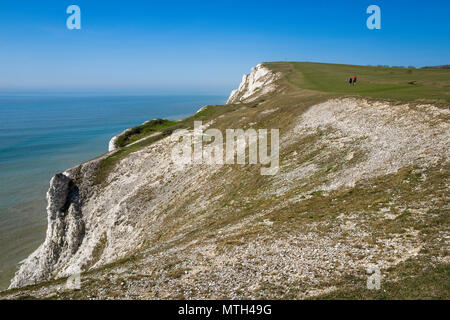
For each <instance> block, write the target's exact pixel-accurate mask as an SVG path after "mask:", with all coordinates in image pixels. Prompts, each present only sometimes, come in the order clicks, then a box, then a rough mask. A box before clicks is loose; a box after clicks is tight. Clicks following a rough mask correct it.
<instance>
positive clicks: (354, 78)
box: [353, 76, 356, 85]
mask: <svg viewBox="0 0 450 320" xmlns="http://www.w3.org/2000/svg"><path fill="white" fill-rule="evenodd" d="M355 83H356V76H354V77H353V85H355Z"/></svg>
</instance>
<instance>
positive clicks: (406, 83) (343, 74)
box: [267, 62, 450, 103]
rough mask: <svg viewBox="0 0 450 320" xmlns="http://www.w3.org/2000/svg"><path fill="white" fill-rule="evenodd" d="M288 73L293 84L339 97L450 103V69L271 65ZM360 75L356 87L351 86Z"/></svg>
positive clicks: (323, 64)
mask: <svg viewBox="0 0 450 320" xmlns="http://www.w3.org/2000/svg"><path fill="white" fill-rule="evenodd" d="M267 65H268V66H269V67H270V68H271V69H273V70H275V71H281V72H283V73H287V74H288V76H287V80H288V81H289V84H291V85H292V86H295V87H297V88H301V89H307V90H313V91H317V92H324V93H329V94H335V95H358V96H363V97H369V98H378V99H392V100H399V101H420V102H434V103H436V102H441V103H450V69H413V68H397V67H393V68H389V67H370V66H354V65H340V64H327V63H308V62H275V63H268V64H267ZM355 75H356V76H357V78H358V81H357V84H356V85H355V86H351V85H349V83H348V79H349V77H350V76H355Z"/></svg>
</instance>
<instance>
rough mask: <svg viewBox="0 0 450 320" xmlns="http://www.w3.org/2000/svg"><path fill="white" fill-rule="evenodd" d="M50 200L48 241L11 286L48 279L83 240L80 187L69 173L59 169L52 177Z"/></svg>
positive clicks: (83, 226) (27, 262) (48, 193)
mask: <svg viewBox="0 0 450 320" xmlns="http://www.w3.org/2000/svg"><path fill="white" fill-rule="evenodd" d="M47 203H48V205H47V219H48V227H47V235H46V239H45V242H44V243H43V244H42V245H41V246H40V247H39V248H38V249H37V250H36V251H35V252H34V253H33V254H31V256H29V257H28V258H27V259H26V260H25V261H24V263H23V264H22V265H21V267H20V269H19V271H18V272H17V274H16V275H15V277H14V278H13V280H12V281H11V285H10V288H16V287H22V286H25V285H31V284H35V283H38V282H41V281H44V280H47V279H48V278H49V277H50V276H51V275H52V274H54V272H55V271H56V269H57V267H58V265H60V264H61V262H65V261H67V260H68V259H69V258H70V257H71V256H72V255H73V254H74V253H76V252H77V250H78V248H79V247H80V244H81V243H82V242H83V237H84V233H85V225H84V221H83V219H82V217H83V215H82V212H81V203H80V198H79V189H78V187H77V185H76V184H75V183H74V181H73V180H72V179H71V178H70V177H69V176H67V175H65V174H62V173H59V174H56V175H55V176H54V177H53V178H52V179H51V181H50V188H49V190H48V192H47Z"/></svg>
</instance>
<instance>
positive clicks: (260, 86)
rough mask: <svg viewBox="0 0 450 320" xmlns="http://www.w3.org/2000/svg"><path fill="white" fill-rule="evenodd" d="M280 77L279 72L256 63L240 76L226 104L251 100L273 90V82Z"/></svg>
mask: <svg viewBox="0 0 450 320" xmlns="http://www.w3.org/2000/svg"><path fill="white" fill-rule="evenodd" d="M280 77H281V74H280V73H275V72H273V71H272V70H270V69H269V68H267V67H265V66H264V65H263V64H258V65H257V66H256V67H255V68H252V72H251V73H250V74H245V75H244V76H243V77H242V82H241V84H240V85H239V88H238V89H236V90H233V91H232V92H231V94H230V97H229V98H228V101H227V104H230V103H240V102H252V101H254V100H256V99H258V98H259V97H261V96H263V95H265V94H267V93H270V92H272V91H274V90H275V88H276V86H275V85H274V82H275V81H276V80H278V79H279V78H280Z"/></svg>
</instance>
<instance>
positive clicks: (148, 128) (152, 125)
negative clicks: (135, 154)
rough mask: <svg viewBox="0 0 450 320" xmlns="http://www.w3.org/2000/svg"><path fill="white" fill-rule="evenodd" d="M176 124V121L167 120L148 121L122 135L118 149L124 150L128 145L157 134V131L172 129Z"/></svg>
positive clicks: (117, 144) (118, 140)
mask: <svg viewBox="0 0 450 320" xmlns="http://www.w3.org/2000/svg"><path fill="white" fill-rule="evenodd" d="M174 124H176V121H170V120H166V119H155V120H150V121H147V122H146V123H144V124H142V125H140V126H137V127H134V128H131V129H130V130H128V131H126V132H125V133H124V134H122V135H120V136H119V137H118V138H117V141H116V147H119V148H122V147H125V146H126V145H128V144H130V143H133V142H136V141H138V140H140V139H142V138H144V137H146V136H148V135H149V134H152V133H156V132H157V131H161V130H163V129H165V128H168V127H171V126H173V125H174Z"/></svg>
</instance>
